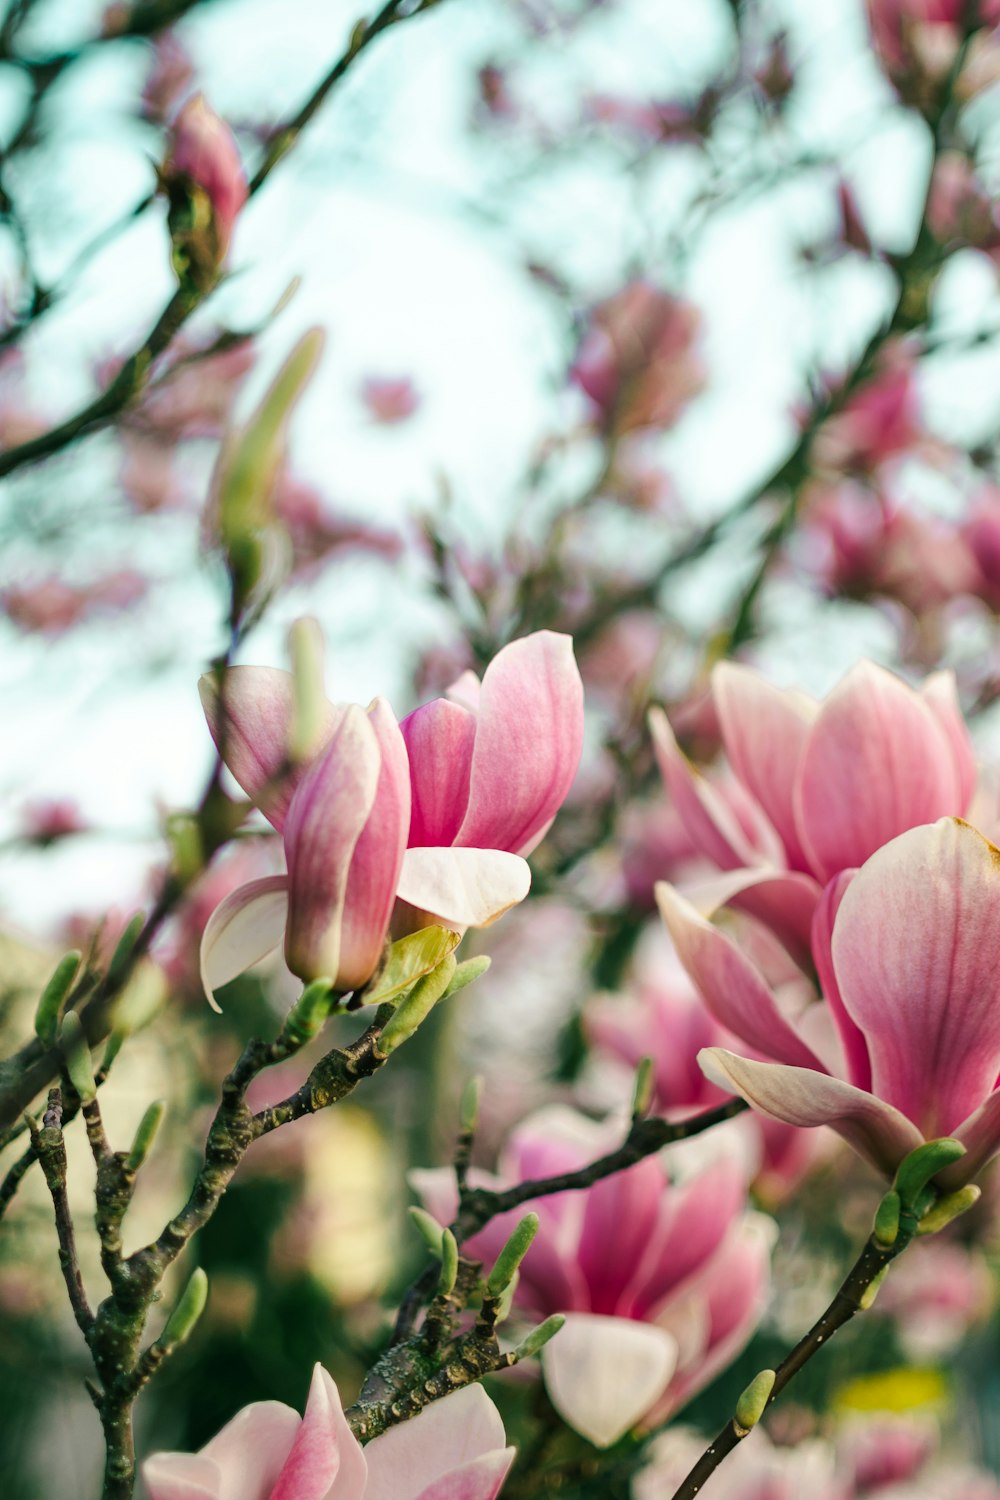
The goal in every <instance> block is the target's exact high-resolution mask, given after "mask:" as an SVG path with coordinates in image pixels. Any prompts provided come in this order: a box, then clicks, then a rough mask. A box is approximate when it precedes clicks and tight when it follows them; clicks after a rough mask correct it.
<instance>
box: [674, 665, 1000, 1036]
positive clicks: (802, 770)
mask: <svg viewBox="0 0 1000 1500" xmlns="http://www.w3.org/2000/svg"><path fill="white" fill-rule="evenodd" d="M712 696H713V699H714V702H715V707H716V709H717V711H718V715H719V723H720V726H721V730H722V741H723V746H724V748H725V752H726V758H727V760H728V763H729V766H730V767H731V769H732V771H733V772H734V773H735V775H736V777H737V778H738V780H739V783H740V786H741V789H742V790H743V792H744V794H745V797H746V802H747V806H746V807H745V808H744V817H743V820H742V821H741V820H739V819H737V818H736V817H735V816H734V814H733V812H732V808H731V805H727V803H726V802H725V801H724V800H723V799H722V798H721V797H720V796H719V795H718V793H717V792H716V790H715V788H714V786H713V784H712V783H711V782H710V781H709V780H708V779H706V778H705V777H703V776H701V775H699V773H698V772H697V771H696V770H695V769H694V768H693V767H692V766H691V765H690V764H689V762H688V761H687V760H686V759H685V758H684V756H683V755H682V754H681V752H680V750H679V749H678V746H677V743H676V741H675V739H674V737H673V734H672V733H671V730H670V726H669V725H668V723H667V720H666V717H665V715H664V714H663V713H661V712H660V711H658V710H654V711H653V713H652V714H651V715H650V727H651V730H652V734H653V742H654V746H655V749H656V754H657V759H658V760H659V763H660V769H661V771H662V772H663V776H664V780H665V782H666V784H667V788H668V791H669V793H670V795H671V798H672V800H673V803H674V805H675V806H676V808H677V810H678V812H679V813H680V816H681V818H682V820H683V822H684V824H685V826H686V827H687V829H688V831H689V833H690V835H691V837H692V839H693V840H694V841H695V843H696V844H697V845H698V847H699V848H700V849H701V850H702V852H703V853H704V854H705V855H707V856H708V857H709V858H710V859H711V860H712V861H713V862H714V863H715V865H716V866H717V867H718V869H719V870H721V871H724V872H726V873H725V874H724V875H722V876H719V877H717V878H716V879H715V880H712V881H709V882H707V883H706V884H705V885H704V886H702V887H700V888H699V889H698V890H697V891H694V890H689V891H688V893H687V894H688V895H689V896H690V897H691V899H692V901H694V903H695V904H696V905H697V906H698V907H699V909H700V910H702V911H703V912H708V911H711V910H713V909H714V908H715V907H716V906H719V905H721V904H723V903H725V902H728V903H730V904H731V905H733V906H735V907H736V908H738V909H739V910H741V911H745V912H748V913H749V914H751V915H752V916H754V917H756V918H757V919H759V920H760V921H763V922H764V923H766V924H768V925H769V926H770V927H771V928H772V930H773V931H774V932H775V933H776V934H777V936H778V937H779V938H780V939H781V940H782V941H783V942H784V943H785V944H786V946H787V947H788V949H789V951H790V952H791V953H792V954H793V956H795V957H796V958H798V959H800V960H802V961H804V962H808V959H809V953H810V941H811V926H812V921H813V916H814V913H815V911H816V907H817V904H818V902H819V898H820V894H821V892H822V888H823V886H824V885H825V884H826V882H827V881H829V880H831V879H832V878H833V877H834V876H835V875H838V874H839V873H840V872H841V871H842V870H846V869H851V868H853V867H855V866H857V865H860V864H863V863H864V861H865V860H866V859H867V858H868V857H869V855H871V854H873V853H874V852H875V851H876V850H877V849H879V848H880V847H881V846H882V845H883V844H885V843H887V842H888V841H889V840H890V839H891V838H893V837H894V836H895V835H896V834H899V833H902V832H903V831H904V830H905V829H907V828H912V827H914V826H916V825H917V824H919V823H927V822H930V821H932V820H933V819H935V818H939V817H942V816H945V815H948V814H954V815H959V816H961V815H964V814H965V813H966V812H968V811H969V809H970V806H971V804H972V800H973V794H974V792H975V789H976V763H975V757H974V755H973V750H972V744H971V741H970V739H969V735H968V731H967V729H966V728H965V724H964V722H963V720H962V716H961V711H960V708H959V704H958V696H957V693H956V690H955V682H954V678H953V677H952V675H951V674H950V673H948V672H937V673H934V674H933V675H932V676H930V677H928V678H927V680H926V682H924V683H923V685H922V686H921V687H920V688H919V689H915V688H911V687H909V686H908V685H907V684H906V683H904V682H903V681H901V680H900V678H898V677H895V676H894V675H893V674H892V673H891V672H887V671H885V670H884V668H882V667H877V666H875V665H874V664H873V663H871V662H861V663H859V664H858V665H857V666H856V667H854V668H852V670H851V671H850V672H849V673H848V674H847V676H846V677H844V678H843V679H842V681H841V682H840V683H839V684H838V685H837V686H836V687H835V688H834V690H833V692H832V693H830V694H829V695H828V696H827V697H826V698H825V699H824V700H823V701H822V702H817V701H816V700H815V699H814V698H810V697H808V696H807V695H806V694H804V693H798V692H794V691H790V690H787V689H781V688H776V687H773V686H772V685H771V684H770V683H768V682H767V681H765V679H764V678H762V677H760V676H759V675H758V674H757V673H756V672H753V671H751V670H750V669H749V668H747V667H741V666H737V665H735V664H733V663H731V662H722V663H720V664H719V665H718V666H717V667H716V668H715V670H714V672H713V674H712ZM751 814H752V816H753V823H752V827H751V828H750V831H749V832H748V824H749V819H750V815H751ZM723 1019H725V1018H724V1017H723ZM727 1024H728V1023H727ZM734 1029H736V1030H738V1028H734ZM741 1034H743V1033H741ZM764 1050H765V1052H766V1051H767V1049H766V1046H765V1049H764Z"/></svg>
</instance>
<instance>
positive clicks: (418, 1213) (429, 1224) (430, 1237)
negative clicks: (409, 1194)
mask: <svg viewBox="0 0 1000 1500" xmlns="http://www.w3.org/2000/svg"><path fill="white" fill-rule="evenodd" d="M407 1212H408V1213H409V1215H410V1218H411V1219H412V1220H413V1223H414V1225H415V1226H416V1228H417V1229H419V1231H420V1233H421V1235H422V1237H423V1239H424V1240H425V1242H426V1244H427V1248H428V1250H429V1251H430V1252H431V1254H432V1255H436V1256H437V1258H438V1260H440V1259H441V1258H442V1256H441V1236H442V1235H443V1233H444V1230H443V1229H442V1227H441V1225H440V1224H439V1223H438V1221H437V1219H435V1218H434V1215H433V1214H429V1213H428V1212H427V1210H426V1208H418V1207H417V1205H416V1204H415V1203H414V1204H412V1205H411V1206H410V1208H409V1209H408V1210H407Z"/></svg>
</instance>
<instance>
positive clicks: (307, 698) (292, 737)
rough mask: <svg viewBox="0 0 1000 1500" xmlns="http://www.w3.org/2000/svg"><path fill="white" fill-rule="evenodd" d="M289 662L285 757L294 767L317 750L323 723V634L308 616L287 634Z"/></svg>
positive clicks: (316, 622)
mask: <svg viewBox="0 0 1000 1500" xmlns="http://www.w3.org/2000/svg"><path fill="white" fill-rule="evenodd" d="M288 645H289V649H290V652H291V658H292V681H293V684H294V692H293V699H292V723H291V728H290V731H289V736H288V754H289V756H290V758H291V760H292V761H293V762H295V763H297V762H299V761H303V760H308V758H309V756H310V755H312V754H313V753H314V752H315V751H316V749H317V748H318V746H319V741H320V737H321V736H322V733H323V725H324V722H325V719H326V702H327V699H326V691H325V689H324V685H323V632H322V630H321V629H320V626H319V622H318V621H317V620H314V619H313V618H312V617H311V616H309V615H304V616H303V617H302V618H301V619H299V620H296V621H295V622H294V624H293V625H292V628H291V630H290V631H289V632H288Z"/></svg>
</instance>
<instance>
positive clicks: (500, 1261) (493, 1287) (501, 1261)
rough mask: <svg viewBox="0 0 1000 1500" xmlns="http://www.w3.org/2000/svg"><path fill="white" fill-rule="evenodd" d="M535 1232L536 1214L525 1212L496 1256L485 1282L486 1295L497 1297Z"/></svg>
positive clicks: (525, 1251) (523, 1254)
mask: <svg viewBox="0 0 1000 1500" xmlns="http://www.w3.org/2000/svg"><path fill="white" fill-rule="evenodd" d="M537 1233H538V1215H537V1214H535V1213H530V1214H525V1216H524V1218H523V1219H522V1220H521V1222H520V1223H519V1224H518V1226H517V1228H516V1229H515V1230H514V1233H513V1234H512V1235H511V1237H510V1239H509V1240H508V1241H507V1243H506V1245H504V1247H503V1249H502V1250H501V1251H500V1254H499V1255H498V1256H497V1258H496V1263H495V1264H494V1266H493V1269H492V1271H491V1272H490V1274H489V1278H488V1280H487V1282H486V1291H487V1295H488V1296H490V1297H499V1295H500V1293H501V1292H502V1291H503V1290H504V1288H505V1287H506V1285H507V1283H508V1282H509V1281H510V1279H511V1277H512V1276H513V1275H514V1272H515V1271H516V1270H517V1268H518V1266H519V1265H520V1264H521V1262H522V1260H523V1259H524V1257H525V1256H526V1255H527V1253H528V1250H529V1248H530V1246H531V1242H532V1240H533V1239H534V1238H535V1235H536V1234H537Z"/></svg>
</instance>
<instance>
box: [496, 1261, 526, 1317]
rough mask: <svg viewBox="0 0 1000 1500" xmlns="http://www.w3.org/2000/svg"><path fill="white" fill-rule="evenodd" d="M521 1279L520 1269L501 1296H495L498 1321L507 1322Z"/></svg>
mask: <svg viewBox="0 0 1000 1500" xmlns="http://www.w3.org/2000/svg"><path fill="white" fill-rule="evenodd" d="M520 1279H521V1273H520V1271H515V1272H514V1274H513V1276H512V1277H511V1278H510V1280H509V1281H508V1283H507V1285H506V1286H505V1287H504V1289H503V1291H502V1292H501V1293H500V1295H499V1297H496V1298H494V1301H495V1303H496V1321H497V1322H498V1323H505V1322H506V1321H507V1319H508V1318H509V1317H510V1310H511V1308H512V1307H513V1306H514V1297H515V1294H516V1292H517V1284H518V1282H519V1281H520Z"/></svg>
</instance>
